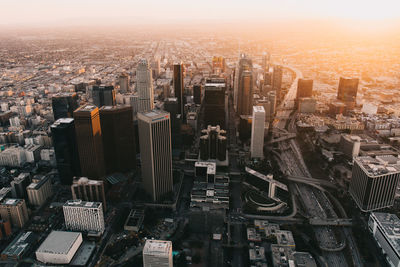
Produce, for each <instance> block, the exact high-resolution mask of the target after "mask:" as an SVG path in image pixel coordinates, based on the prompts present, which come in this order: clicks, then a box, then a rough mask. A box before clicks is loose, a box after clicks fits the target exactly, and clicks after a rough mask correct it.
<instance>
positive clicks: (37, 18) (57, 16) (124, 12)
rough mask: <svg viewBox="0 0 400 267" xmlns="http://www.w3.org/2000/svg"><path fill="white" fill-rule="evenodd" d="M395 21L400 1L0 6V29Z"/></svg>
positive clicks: (66, 1) (73, 0)
mask: <svg viewBox="0 0 400 267" xmlns="http://www.w3.org/2000/svg"><path fill="white" fill-rule="evenodd" d="M276 18H280V19H282V18H284V19H287V18H288V19H289V18H290V19H315V18H316V19H319V18H324V19H357V20H374V21H378V22H380V21H382V20H386V19H400V0H141V1H138V0H0V24H8V25H16V24H20V25H21V24H22V25H23V24H28V25H36V24H38V25H39V24H46V23H54V24H77V23H83V22H84V23H97V22H102V23H104V24H106V23H107V22H109V23H121V22H122V23H124V22H129V23H138V22H139V23H151V22H154V23H160V22H181V21H184V22H187V21H210V20H223V21H254V20H256V21H260V20H270V19H276Z"/></svg>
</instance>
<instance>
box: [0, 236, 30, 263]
mask: <svg viewBox="0 0 400 267" xmlns="http://www.w3.org/2000/svg"><path fill="white" fill-rule="evenodd" d="M35 239H36V237H35V235H34V234H33V233H32V232H25V233H20V234H19V235H18V236H17V237H16V238H15V239H14V240H13V241H12V242H11V243H10V244H9V245H8V246H7V247H6V248H5V249H4V250H3V252H2V253H1V254H2V255H7V256H11V257H15V256H16V257H21V256H22V255H23V254H24V253H25V252H26V251H27V250H28V249H29V247H30V246H31V245H32V244H33V243H34V240H35Z"/></svg>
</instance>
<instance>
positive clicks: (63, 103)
mask: <svg viewBox="0 0 400 267" xmlns="http://www.w3.org/2000/svg"><path fill="white" fill-rule="evenodd" d="M51 105H52V107H53V115H54V120H58V119H60V118H72V116H73V114H74V110H75V109H77V108H78V107H79V105H78V95H77V94H76V93H59V94H56V95H54V96H53V97H52V98H51Z"/></svg>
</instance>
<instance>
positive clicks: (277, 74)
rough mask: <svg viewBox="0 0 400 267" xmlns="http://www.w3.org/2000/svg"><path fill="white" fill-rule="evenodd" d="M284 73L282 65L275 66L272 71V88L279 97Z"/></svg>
mask: <svg viewBox="0 0 400 267" xmlns="http://www.w3.org/2000/svg"><path fill="white" fill-rule="evenodd" d="M282 75H283V74H282V66H279V65H277V66H274V72H273V73H272V90H273V91H275V92H276V96H277V98H278V99H280V98H281V89H282Z"/></svg>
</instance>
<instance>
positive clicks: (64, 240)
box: [36, 231, 82, 264]
mask: <svg viewBox="0 0 400 267" xmlns="http://www.w3.org/2000/svg"><path fill="white" fill-rule="evenodd" d="M81 244H82V234H81V233H77V232H65V231H52V232H51V233H50V234H49V235H48V236H47V238H46V239H45V240H44V241H43V243H42V244H41V245H40V247H39V248H38V249H37V250H36V259H37V260H38V261H41V262H43V263H51V264H69V263H70V261H71V260H72V258H73V257H74V255H75V253H76V252H77V250H78V248H79V246H80V245H81Z"/></svg>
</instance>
